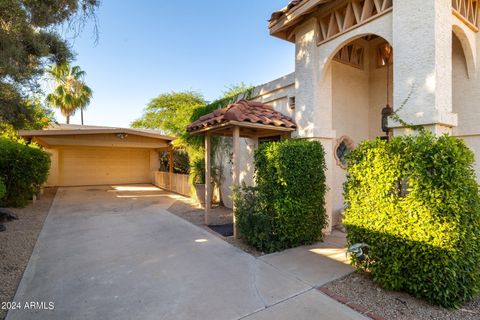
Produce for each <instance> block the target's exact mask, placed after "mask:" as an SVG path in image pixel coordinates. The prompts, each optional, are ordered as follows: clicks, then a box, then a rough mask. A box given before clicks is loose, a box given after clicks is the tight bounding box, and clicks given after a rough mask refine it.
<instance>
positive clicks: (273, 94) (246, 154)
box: [215, 73, 295, 208]
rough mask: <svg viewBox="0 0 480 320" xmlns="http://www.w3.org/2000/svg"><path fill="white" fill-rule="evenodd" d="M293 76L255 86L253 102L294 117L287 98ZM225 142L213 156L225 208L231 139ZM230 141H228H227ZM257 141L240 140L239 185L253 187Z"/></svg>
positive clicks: (291, 92) (292, 89)
mask: <svg viewBox="0 0 480 320" xmlns="http://www.w3.org/2000/svg"><path fill="white" fill-rule="evenodd" d="M294 81H295V75H294V74H293V73H291V74H288V75H286V76H284V77H281V78H279V79H276V80H273V81H271V82H268V83H266V84H263V85H260V86H257V87H256V88H255V89H254V93H253V96H254V98H253V100H255V101H259V102H262V103H266V104H269V105H271V106H272V107H273V108H274V109H275V110H277V111H279V112H282V113H283V114H285V115H289V116H291V117H292V118H294V117H295V110H294V109H291V108H290V107H289V106H288V98H289V97H291V96H295V82H294ZM224 139H226V140H227V141H225V142H224V143H223V147H222V148H221V150H219V151H218V152H217V154H216V155H215V163H216V164H217V165H221V166H222V171H223V179H222V185H221V194H222V200H223V203H224V205H225V206H226V207H228V208H231V207H232V200H231V198H230V197H231V194H232V190H231V186H232V183H233V179H232V163H231V152H232V151H231V139H232V138H230V137H227V138H224ZM228 140H230V141H228ZM257 145H258V141H257V140H256V139H250V138H241V139H240V157H239V165H240V183H241V184H242V183H245V184H246V185H253V184H254V180H253V174H254V169H255V168H254V164H253V155H254V152H255V150H256V148H257Z"/></svg>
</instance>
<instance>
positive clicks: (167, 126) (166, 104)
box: [131, 91, 205, 136]
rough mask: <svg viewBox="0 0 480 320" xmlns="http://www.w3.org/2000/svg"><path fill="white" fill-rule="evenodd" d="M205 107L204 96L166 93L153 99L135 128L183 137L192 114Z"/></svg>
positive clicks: (135, 122) (135, 123) (134, 125)
mask: <svg viewBox="0 0 480 320" xmlns="http://www.w3.org/2000/svg"><path fill="white" fill-rule="evenodd" d="M203 106H205V100H204V99H203V97H202V95H201V94H199V93H197V92H193V91H186V92H172V93H164V94H161V95H159V96H158V97H156V98H155V99H153V100H152V101H151V102H150V103H149V104H148V105H147V107H146V108H145V110H144V114H143V116H142V117H141V118H140V119H138V120H136V121H134V122H133V123H132V124H131V126H132V127H133V128H146V129H160V130H162V131H163V132H165V133H166V134H171V135H175V136H181V135H183V134H184V132H185V128H186V127H187V125H188V124H189V123H190V118H191V117H192V112H193V110H195V109H196V108H199V107H203Z"/></svg>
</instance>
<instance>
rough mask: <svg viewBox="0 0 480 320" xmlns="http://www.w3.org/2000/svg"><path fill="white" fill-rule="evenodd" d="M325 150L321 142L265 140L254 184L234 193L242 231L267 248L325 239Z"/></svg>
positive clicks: (286, 246)
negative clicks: (323, 234) (270, 141)
mask: <svg viewBox="0 0 480 320" xmlns="http://www.w3.org/2000/svg"><path fill="white" fill-rule="evenodd" d="M325 169H326V167H325V152H324V150H323V147H322V145H321V144H320V143H319V142H317V141H306V140H299V139H289V140H284V141H281V142H272V143H266V144H264V145H262V146H260V148H259V149H258V150H257V152H256V153H255V180H256V187H255V188H242V189H241V190H237V191H236V194H235V196H234V201H235V206H236V212H235V214H236V217H237V221H238V225H239V230H240V233H241V234H242V235H243V236H244V237H245V238H246V240H247V241H248V242H249V243H250V244H251V245H253V246H254V247H256V248H257V249H259V250H262V251H266V252H273V251H278V250H282V249H286V248H291V247H295V246H299V245H302V244H309V243H312V242H315V241H318V240H320V239H321V237H322V230H323V229H324V227H325V226H326V223H327V219H326V214H325V206H324V204H325V192H326V185H325Z"/></svg>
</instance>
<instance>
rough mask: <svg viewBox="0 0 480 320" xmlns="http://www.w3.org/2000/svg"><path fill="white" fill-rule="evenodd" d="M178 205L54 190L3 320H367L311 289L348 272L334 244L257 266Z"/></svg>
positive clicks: (147, 192) (141, 189) (155, 195)
mask: <svg viewBox="0 0 480 320" xmlns="http://www.w3.org/2000/svg"><path fill="white" fill-rule="evenodd" d="M179 198H180V197H179V196H177V195H173V194H170V193H167V192H164V191H161V190H159V189H157V188H155V187H152V186H140V185H137V186H116V187H115V186H114V187H78V188H61V189H59V191H58V193H57V196H56V199H55V201H54V203H53V205H52V208H51V210H50V213H49V216H48V218H47V220H46V222H45V225H44V227H43V230H42V232H41V234H40V237H39V239H38V242H37V245H36V247H35V250H34V252H33V255H32V257H31V259H30V262H29V264H28V267H27V270H26V271H25V274H24V276H23V279H22V281H21V283H20V286H19V288H18V291H17V294H16V296H15V301H16V302H19V303H20V305H21V308H20V309H18V310H12V311H10V312H9V313H8V316H7V319H8V320H15V319H208V320H211V319H296V320H300V319H313V318H315V319H333V318H334V319H336V320H342V319H365V318H364V317H363V316H361V315H360V314H358V313H355V312H354V311H352V310H350V309H348V308H347V307H345V306H343V305H341V304H339V303H337V302H335V301H334V300H332V299H330V298H328V297H327V296H325V295H323V294H322V293H320V292H319V291H318V290H317V289H316V287H317V286H318V285H321V284H323V283H326V282H329V281H331V280H333V279H335V278H337V277H340V276H343V275H345V274H347V273H349V272H350V271H351V268H350V267H349V266H347V265H346V264H344V263H343V262H342V260H343V259H344V253H343V251H342V250H341V249H339V248H338V243H335V241H333V242H331V243H325V244H321V245H319V246H311V247H304V248H298V249H293V250H287V251H285V252H282V253H277V254H273V255H267V256H264V257H261V258H259V259H256V258H254V257H252V256H250V255H248V254H246V253H244V252H243V251H241V250H239V249H237V248H235V247H233V246H231V245H229V244H228V243H226V242H224V241H223V240H221V239H219V238H217V237H216V236H215V235H213V234H212V233H210V232H207V231H205V230H204V229H202V228H199V227H196V226H194V225H192V224H190V223H188V222H186V221H184V220H182V219H180V218H178V217H176V216H175V215H173V214H170V213H168V212H167V211H166V208H168V206H169V205H171V204H172V203H173V202H174V201H175V200H178V199H179ZM332 239H333V238H332ZM340 241H341V240H340ZM25 302H44V304H43V305H42V304H37V305H36V306H33V305H30V309H25ZM49 302H53V303H54V310H42V309H45V308H49V307H50V306H51V305H49Z"/></svg>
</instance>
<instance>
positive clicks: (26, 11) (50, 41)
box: [0, 0, 99, 129]
mask: <svg viewBox="0 0 480 320" xmlns="http://www.w3.org/2000/svg"><path fill="white" fill-rule="evenodd" d="M98 5H99V0H49V1H44V0H2V1H0V44H1V45H0V123H1V124H4V125H5V124H10V125H12V126H14V127H15V128H17V129H20V128H23V127H24V126H25V121H24V120H25V119H27V120H28V121H27V122H29V121H30V120H29V119H33V118H35V116H34V115H33V116H32V114H31V108H29V107H28V103H29V102H28V101H29V100H31V99H32V97H33V96H35V95H37V94H38V93H39V92H40V89H39V83H38V79H39V78H40V77H41V76H42V75H43V74H44V71H45V67H46V66H47V65H48V64H52V63H64V62H67V61H69V60H71V59H72V57H73V53H72V52H71V50H70V48H69V45H68V43H67V42H66V41H65V40H64V39H62V37H61V36H60V35H59V34H58V32H57V31H56V30H58V29H59V28H60V27H65V26H67V27H71V29H75V30H74V31H75V32H79V30H80V29H81V28H82V26H83V25H84V24H85V21H87V19H89V18H91V17H93V16H94V12H95V9H96V8H97V7H98ZM27 124H28V123H27Z"/></svg>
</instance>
